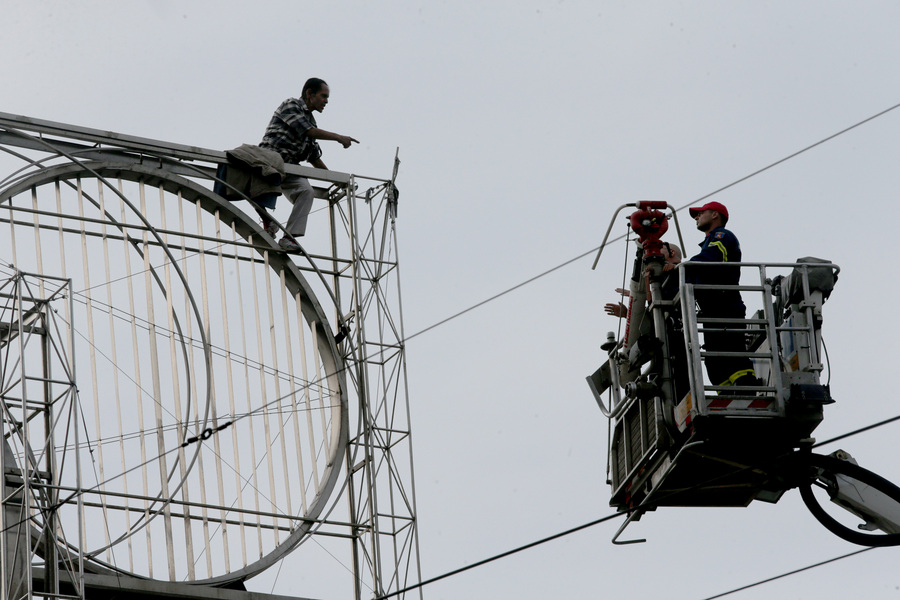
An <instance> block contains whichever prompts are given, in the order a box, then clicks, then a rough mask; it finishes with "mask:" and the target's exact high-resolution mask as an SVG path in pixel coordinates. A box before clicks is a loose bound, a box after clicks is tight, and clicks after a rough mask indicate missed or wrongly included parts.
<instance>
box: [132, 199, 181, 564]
mask: <svg viewBox="0 0 900 600" xmlns="http://www.w3.org/2000/svg"><path fill="white" fill-rule="evenodd" d="M138 186H139V189H140V198H141V213H142V214H144V215H145V217H146V215H147V203H146V194H145V191H144V183H143V182H140V183H139V184H138ZM142 249H143V252H144V286H145V287H146V298H147V327H148V333H147V336H148V341H149V342H150V376H151V378H152V382H153V414H154V418H155V420H156V448H157V452H158V456H159V480H160V481H159V485H160V489H161V494H162V497H163V499H168V498H169V478H168V472H169V469H168V460H167V459H166V456H167V455H166V440H165V436H164V427H165V423H164V422H163V412H162V401H163V400H162V374H161V373H160V365H159V350H158V349H157V343H156V338H157V335H158V333H157V331H156V317H155V310H154V301H153V287H154V282H153V278H152V277H151V273H152V272H153V265H152V264H151V262H150V243H149V240H148V233H147V230H146V229H145V230H144V231H143V234H142ZM163 527H164V529H165V534H166V540H165V542H166V556H167V557H168V556H173V555H174V547H173V544H172V512H171V507H170V505H169V504H168V503H167V504H166V505H165V507H164V509H163ZM147 529H148V530H149V527H148V528H147ZM148 558H150V561H151V562H152V557H148ZM169 571H170V572H169V575H170V577H174V573H173V572H172V569H171V568H170V569H169Z"/></svg>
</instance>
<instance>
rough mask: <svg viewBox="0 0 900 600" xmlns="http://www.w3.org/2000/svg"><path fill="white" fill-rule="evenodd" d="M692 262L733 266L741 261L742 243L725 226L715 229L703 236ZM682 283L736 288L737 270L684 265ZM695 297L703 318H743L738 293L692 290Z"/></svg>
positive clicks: (743, 308) (731, 291) (738, 281)
mask: <svg viewBox="0 0 900 600" xmlns="http://www.w3.org/2000/svg"><path fill="white" fill-rule="evenodd" d="M691 262H707V263H709V262H714V263H732V262H734V263H736V262H741V244H740V242H738V239H737V237H735V235H734V234H733V233H731V232H730V231H728V230H727V229H725V228H724V227H716V228H715V229H713V230H712V231H710V232H708V233H707V234H706V239H704V240H703V242H701V243H700V253H699V254H697V255H696V256H693V257H691ZM685 269H686V271H685V274H684V275H685V281H687V283H696V284H704V285H738V284H739V283H740V279H741V269H740V267H737V266H735V267H707V268H697V269H692V268H690V265H686V266H685ZM694 297H695V298H696V299H697V304H699V305H700V311H701V312H702V313H704V314H705V315H706V316H714V315H715V316H722V317H727V316H743V315H744V313H745V311H746V308H745V307H744V302H743V301H742V300H741V293H740V292H739V291H738V290H699V289H698V290H695V291H694Z"/></svg>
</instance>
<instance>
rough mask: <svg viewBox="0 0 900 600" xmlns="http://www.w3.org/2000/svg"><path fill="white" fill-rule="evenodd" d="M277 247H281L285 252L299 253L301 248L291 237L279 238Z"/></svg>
mask: <svg viewBox="0 0 900 600" xmlns="http://www.w3.org/2000/svg"><path fill="white" fill-rule="evenodd" d="M278 245H279V246H281V249H282V250H284V251H285V252H301V251H303V248H301V247H300V244H298V243H297V240H295V239H294V238H292V237H289V236H284V237H283V238H281V241H280V242H278Z"/></svg>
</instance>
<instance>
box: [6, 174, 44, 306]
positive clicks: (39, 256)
mask: <svg viewBox="0 0 900 600" xmlns="http://www.w3.org/2000/svg"><path fill="white" fill-rule="evenodd" d="M10 202H12V201H11V200H10ZM31 208H32V209H33V210H34V258H35V260H36V261H37V272H38V273H40V274H41V275H43V274H44V259H43V248H42V247H41V227H40V217H39V216H38V195H37V187H35V186H32V187H31ZM10 221H12V219H10ZM38 282H39V283H38V285H39V287H40V290H41V298H44V297H45V296H44V280H43V279H39V280H38Z"/></svg>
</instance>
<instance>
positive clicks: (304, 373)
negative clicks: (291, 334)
mask: <svg viewBox="0 0 900 600" xmlns="http://www.w3.org/2000/svg"><path fill="white" fill-rule="evenodd" d="M301 301H302V298H301V295H300V292H299V291H298V292H297V293H296V294H295V295H294V307H295V309H296V311H297V332H298V333H299V335H300V377H301V380H300V381H301V382H302V387H301V389H300V390H295V386H294V385H293V383H292V384H291V409H292V410H293V413H294V418H293V421H294V435H295V436H296V438H297V444H296V447H297V448H296V450H297V471H298V477H299V480H300V504H301V506H302V509H303V514H306V509H307V497H306V475H305V468H304V466H303V445H302V444H301V443H300V439H301V438H300V414H299V412H298V411H299V410H300V409H298V405H297V394H298V393H300V394H303V396H302V398H303V401H302V402H301V403H300V406H302V407H303V408H302V410H303V412H304V413H305V415H306V427H307V431H309V432H310V435H309V436H308V437H309V440H310V443H312V408H311V407H310V405H309V385H310V383H309V373H308V370H307V366H306V349H307V345H306V327H304V323H305V321H304V319H303V310H302V306H301ZM291 381H292V382H293V377H292V378H291ZM310 456H311V461H312V463H313V465H314V466H313V468H315V458H316V455H315V453H313V454H312V455H310Z"/></svg>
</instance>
